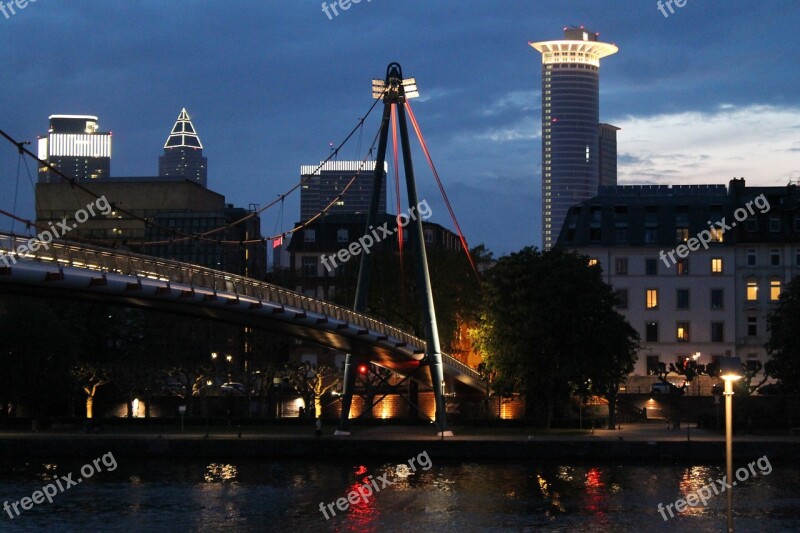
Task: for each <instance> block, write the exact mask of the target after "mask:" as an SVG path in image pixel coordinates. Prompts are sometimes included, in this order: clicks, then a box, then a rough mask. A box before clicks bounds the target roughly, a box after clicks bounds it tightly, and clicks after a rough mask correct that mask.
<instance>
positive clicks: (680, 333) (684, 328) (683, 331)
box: [675, 322, 689, 342]
mask: <svg viewBox="0 0 800 533" xmlns="http://www.w3.org/2000/svg"><path fill="white" fill-rule="evenodd" d="M675 334H676V338H677V340H678V342H689V323H688V322H678V324H677V328H676V332H675Z"/></svg>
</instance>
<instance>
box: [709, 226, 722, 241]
mask: <svg viewBox="0 0 800 533" xmlns="http://www.w3.org/2000/svg"><path fill="white" fill-rule="evenodd" d="M724 240H725V230H724V229H722V228H719V227H713V228H711V242H724Z"/></svg>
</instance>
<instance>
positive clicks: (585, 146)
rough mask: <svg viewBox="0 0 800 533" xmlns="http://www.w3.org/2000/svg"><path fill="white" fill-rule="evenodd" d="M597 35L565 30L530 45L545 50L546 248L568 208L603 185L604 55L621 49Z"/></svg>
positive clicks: (555, 234) (544, 245)
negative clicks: (559, 36)
mask: <svg viewBox="0 0 800 533" xmlns="http://www.w3.org/2000/svg"><path fill="white" fill-rule="evenodd" d="M598 35H599V34H598V33H593V32H590V31H588V30H585V29H584V28H583V27H582V26H581V27H580V28H575V27H572V28H564V39H563V40H558V41H542V42H537V43H533V42H532V43H529V44H530V46H532V47H533V48H535V49H536V50H538V51H539V52H541V54H542V247H543V248H544V249H545V250H548V249H550V248H551V247H552V246H553V244H555V241H556V240H557V239H558V232H559V231H560V230H561V226H562V224H563V222H564V218H565V217H566V215H567V211H568V210H569V208H570V207H571V206H572V205H574V204H577V203H579V202H581V201H583V200H586V199H588V198H591V197H592V196H595V195H596V194H597V191H598V187H599V184H600V168H599V140H598V139H599V122H600V59H601V58H603V57H606V56H610V55H612V54H615V53H617V50H618V48H617V47H616V46H615V45H613V44H608V43H603V42H600V41H598V40H597V38H598Z"/></svg>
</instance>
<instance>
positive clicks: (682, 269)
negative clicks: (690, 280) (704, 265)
mask: <svg viewBox="0 0 800 533" xmlns="http://www.w3.org/2000/svg"><path fill="white" fill-rule="evenodd" d="M675 266H676V267H677V270H676V272H677V274H678V275H679V276H688V275H689V259H688V258H684V259H678V262H677V263H676V265H675Z"/></svg>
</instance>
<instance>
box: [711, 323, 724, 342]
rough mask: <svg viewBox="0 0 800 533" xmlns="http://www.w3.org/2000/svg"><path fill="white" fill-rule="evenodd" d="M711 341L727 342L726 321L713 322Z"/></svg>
mask: <svg viewBox="0 0 800 533" xmlns="http://www.w3.org/2000/svg"><path fill="white" fill-rule="evenodd" d="M711 342H725V323H724V322H712V323H711Z"/></svg>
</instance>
